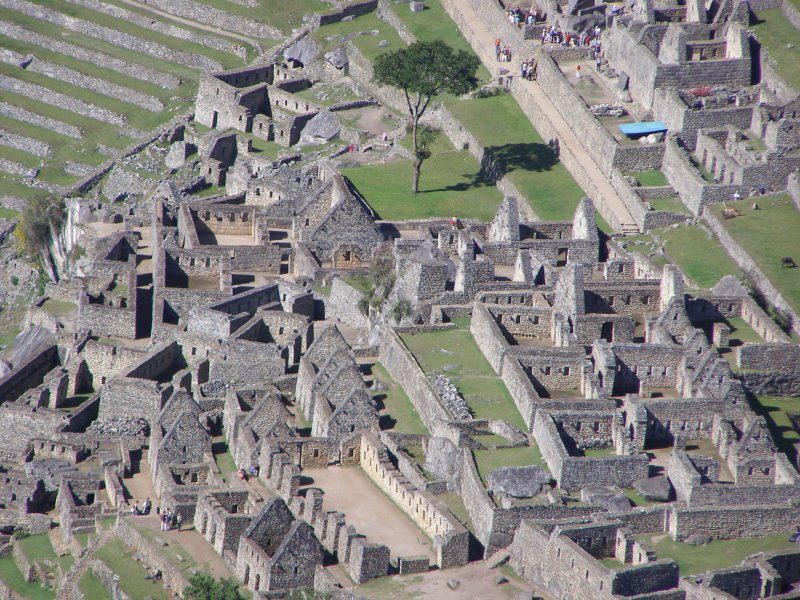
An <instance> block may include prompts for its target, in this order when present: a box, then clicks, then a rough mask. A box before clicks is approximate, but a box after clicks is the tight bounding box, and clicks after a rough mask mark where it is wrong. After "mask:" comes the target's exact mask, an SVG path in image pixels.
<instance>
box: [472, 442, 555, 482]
mask: <svg viewBox="0 0 800 600" xmlns="http://www.w3.org/2000/svg"><path fill="white" fill-rule="evenodd" d="M472 454H473V456H475V464H476V466H477V467H478V473H479V474H480V476H481V479H482V480H483V483H484V484H486V482H487V481H489V473H491V472H492V471H494V470H495V469H502V468H504V467H527V466H529V465H535V466H537V467H541V468H542V469H544V470H545V471H547V470H548V469H547V463H545V462H544V459H543V458H542V453H541V452H539V447H538V446H537V445H536V444H534V445H533V446H522V447H521V448H498V449H495V450H475V451H474V452H473V453H472Z"/></svg>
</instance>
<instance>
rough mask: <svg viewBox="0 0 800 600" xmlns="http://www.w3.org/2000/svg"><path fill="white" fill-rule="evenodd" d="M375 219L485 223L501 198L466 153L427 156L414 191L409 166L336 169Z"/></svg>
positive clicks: (393, 164)
mask: <svg viewBox="0 0 800 600" xmlns="http://www.w3.org/2000/svg"><path fill="white" fill-rule="evenodd" d="M342 174H343V175H344V176H345V177H347V178H348V179H349V180H350V181H351V182H352V183H353V185H354V186H355V187H356V188H357V189H358V191H359V192H360V193H361V195H362V196H363V197H364V199H365V200H366V201H367V203H368V204H369V205H370V206H371V207H372V209H373V210H374V211H375V212H376V213H377V214H378V217H379V218H380V219H385V220H390V221H393V220H397V221H401V220H406V219H420V218H428V217H452V216H453V215H457V216H458V217H460V218H465V219H481V220H483V221H490V220H491V219H492V218H493V217H494V214H495V212H496V211H497V207H498V205H499V204H500V201H501V200H502V194H501V193H500V192H499V191H498V190H497V188H496V187H494V185H492V184H489V183H487V182H486V181H484V180H483V179H482V177H481V175H480V166H479V165H478V162H477V161H476V160H475V159H474V158H473V157H472V155H471V154H470V153H469V152H467V151H462V152H449V153H446V154H440V155H438V156H432V157H431V158H429V159H428V160H426V161H425V163H424V164H423V165H422V175H421V177H420V184H419V189H420V191H419V193H417V194H413V193H412V192H411V176H412V174H413V162H412V161H411V160H401V161H396V162H391V163H386V164H378V165H367V166H362V167H355V168H350V169H342Z"/></svg>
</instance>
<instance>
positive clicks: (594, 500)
mask: <svg viewBox="0 0 800 600" xmlns="http://www.w3.org/2000/svg"><path fill="white" fill-rule="evenodd" d="M581 500H582V501H583V502H588V503H590V504H597V505H598V506H602V507H603V508H605V509H606V510H607V511H608V512H612V513H619V512H626V511H629V510H630V509H631V501H630V499H628V497H627V496H625V495H624V494H620V493H619V492H617V491H616V490H614V489H613V488H609V487H602V486H597V487H585V488H583V489H582V490H581Z"/></svg>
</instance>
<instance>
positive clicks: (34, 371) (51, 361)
mask: <svg viewBox="0 0 800 600" xmlns="http://www.w3.org/2000/svg"><path fill="white" fill-rule="evenodd" d="M58 362H59V360H58V347H57V346H55V345H52V346H48V347H47V348H45V349H43V350H41V351H39V352H38V353H36V354H34V355H33V356H31V357H30V358H28V359H27V360H26V361H25V362H23V363H22V364H19V365H14V368H13V369H12V370H11V371H10V372H9V373H8V374H7V375H5V376H4V377H0V404H2V403H3V402H10V401H13V400H16V399H17V398H18V397H19V396H21V395H22V394H24V393H25V392H26V391H27V390H29V389H31V388H34V387H36V386H37V385H40V384H41V383H42V381H44V376H45V374H46V373H48V372H49V371H50V370H51V369H52V368H53V367H55V366H56V365H57V364H58Z"/></svg>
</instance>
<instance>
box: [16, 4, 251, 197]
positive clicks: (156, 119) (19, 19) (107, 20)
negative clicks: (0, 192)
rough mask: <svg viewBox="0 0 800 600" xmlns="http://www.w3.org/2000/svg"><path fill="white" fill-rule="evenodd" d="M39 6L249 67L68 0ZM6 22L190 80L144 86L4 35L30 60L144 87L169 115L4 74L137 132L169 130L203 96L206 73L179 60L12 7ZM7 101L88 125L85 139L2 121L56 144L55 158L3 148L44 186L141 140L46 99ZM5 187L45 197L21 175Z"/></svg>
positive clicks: (25, 75)
mask: <svg viewBox="0 0 800 600" xmlns="http://www.w3.org/2000/svg"><path fill="white" fill-rule="evenodd" d="M33 1H34V2H35V3H37V4H40V5H42V6H46V7H47V8H50V9H54V10H57V11H59V12H61V13H62V14H64V15H68V16H70V17H75V18H78V19H83V20H85V21H89V22H92V23H96V24H99V25H102V26H105V27H110V28H112V29H115V30H118V31H124V32H125V33H128V34H131V35H134V36H136V37H138V38H140V39H143V40H148V41H151V42H156V43H159V44H162V45H164V46H166V47H168V48H171V49H173V50H180V51H182V52H188V53H193V54H197V55H200V56H205V57H208V58H210V59H213V60H216V61H218V62H219V63H220V64H221V65H222V66H223V67H224V68H233V67H238V66H241V65H242V64H243V62H244V61H243V60H242V59H241V58H239V57H238V56H235V55H233V54H230V53H227V52H223V51H220V50H216V49H214V48H211V47H208V46H206V45H203V44H199V43H195V42H188V41H186V40H182V39H179V38H175V37H172V36H169V35H165V34H161V33H158V32H155V31H153V30H151V29H149V28H146V27H140V26H137V25H132V24H130V23H126V22H124V21H121V20H119V19H117V18H115V17H112V16H110V15H107V14H104V13H101V12H98V11H93V10H91V9H89V8H86V7H83V6H79V5H76V4H71V3H69V2H67V1H66V0H33ZM113 3H114V4H115V5H118V6H123V7H124V8H126V9H128V10H134V12H139V13H141V14H145V15H147V16H148V17H149V18H151V19H152V18H153V14H151V13H149V12H147V11H143V10H141V9H138V8H136V7H131V6H128V5H125V4H124V3H121V2H118V1H117V0H115V1H114V2H113ZM241 8H243V7H241ZM0 19H2V20H3V21H6V22H9V23H13V24H15V25H17V26H20V27H24V28H26V29H28V30H30V31H33V32H35V33H38V34H42V35H45V36H47V37H50V38H53V39H60V40H64V41H67V42H69V43H71V44H74V45H77V46H80V47H84V48H88V49H92V50H96V51H99V52H102V53H105V54H108V55H110V56H112V57H115V58H119V59H123V60H126V61H128V62H130V63H132V64H134V65H142V66H146V67H148V68H150V69H154V70H157V71H161V72H164V73H169V74H170V75H173V76H175V77H179V78H180V79H181V80H182V83H181V85H180V86H179V87H178V88H177V89H165V88H162V87H161V86H158V85H155V84H151V83H147V82H143V81H140V80H138V79H135V78H132V77H129V76H127V75H123V74H121V73H118V72H116V71H113V70H110V69H106V68H103V67H100V66H98V65H96V64H94V63H92V62H89V61H83V60H80V59H76V58H73V57H70V56H66V55H63V54H60V53H58V52H53V51H50V50H47V49H45V48H42V47H40V46H38V45H36V44H35V43H32V42H28V41H24V40H22V41H21V40H16V39H12V38H7V37H4V36H0V47H2V48H7V49H10V50H13V51H14V52H17V53H19V54H23V55H25V54H33V55H35V56H36V57H37V58H38V59H41V60H45V61H48V62H51V63H53V64H56V65H61V66H64V67H68V68H70V69H73V70H75V71H78V72H80V73H83V74H84V75H87V76H91V77H96V78H99V79H102V80H104V81H108V82H110V83H113V84H116V85H120V86H125V87H127V88H130V89H134V90H137V91H139V92H141V93H144V94H147V95H150V96H152V97H155V98H157V99H158V100H160V101H161V102H162V104H163V105H164V110H163V111H161V112H151V111H148V110H144V109H141V108H138V107H136V106H135V105H133V104H129V103H128V102H124V101H121V100H117V99H115V98H111V97H108V96H104V95H102V94H99V93H95V92H93V91H92V90H90V89H87V88H85V87H80V86H73V85H70V84H68V83H65V82H62V81H59V80H57V79H53V78H50V77H47V76H45V75H43V74H39V73H34V72H31V71H26V70H23V69H19V68H16V67H13V66H11V65H6V64H0V74H3V75H6V76H9V77H13V78H16V79H20V80H24V81H28V82H30V83H35V84H37V85H40V86H43V87H45V88H47V89H50V90H53V91H56V92H60V93H62V94H66V95H68V96H71V97H73V98H76V99H79V100H82V101H84V102H88V103H91V104H93V105H96V106H98V107H101V108H105V109H107V110H111V111H113V112H115V113H117V114H120V115H124V116H125V117H126V119H127V122H128V124H129V125H130V126H131V127H133V128H136V129H140V130H142V131H151V130H153V129H155V128H157V127H159V126H161V125H162V124H164V123H165V122H167V121H168V120H169V119H171V118H172V117H173V116H175V115H176V114H180V113H181V112H184V111H185V110H187V109H188V107H189V106H190V105H191V104H192V103H193V102H194V96H195V93H196V91H197V81H198V78H199V74H198V73H197V71H196V70H194V69H191V68H187V67H184V66H181V65H178V64H175V63H171V62H169V61H166V60H161V59H157V58H153V57H151V56H149V55H146V54H142V53H139V52H134V51H130V50H127V49H125V48H121V47H118V46H115V45H113V44H110V43H108V42H104V41H101V40H98V39H95V38H92V37H90V36H86V35H83V34H80V33H77V32H73V31H69V30H67V29H64V28H60V27H58V26H56V25H52V24H50V23H47V22H45V21H42V20H39V19H36V18H34V17H30V16H28V15H25V14H23V13H22V12H17V11H15V10H11V9H9V8H5V7H0ZM159 20H161V21H163V22H166V23H170V24H172V23H173V22H172V21H170V19H168V18H166V17H164V18H160V19H159ZM180 27H182V28H185V29H188V30H192V31H195V32H198V33H202V35H204V36H211V37H220V38H224V36H221V35H219V36H218V35H216V34H214V33H211V32H207V31H201V30H200V29H195V28H192V27H191V26H184V25H183V24H180ZM2 96H3V101H4V102H8V103H10V104H13V105H16V106H20V107H23V108H25V109H27V110H29V111H31V112H33V113H37V114H40V115H42V116H45V117H49V118H52V119H56V120H59V121H63V122H64V123H67V124H70V125H73V126H75V127H78V128H80V129H81V131H82V132H83V138H82V139H80V140H76V139H73V138H70V137H66V136H63V135H60V134H57V133H54V132H52V131H49V130H48V129H46V128H42V127H36V126H31V125H28V124H27V123H23V122H20V121H16V120H14V119H10V118H7V117H0V128H3V129H7V130H9V131H12V132H14V133H18V134H21V135H27V136H29V137H32V138H35V139H38V140H41V141H43V142H45V143H47V144H49V145H50V147H51V153H50V155H49V156H48V157H46V158H44V159H40V158H38V157H34V156H32V155H27V154H25V153H21V152H18V151H14V150H12V149H9V148H6V147H0V156H1V157H3V158H6V159H9V160H14V161H15V162H18V163H21V164H23V165H25V166H27V167H41V172H40V175H39V179H40V180H42V181H44V182H47V183H50V184H54V185H70V184H72V183H74V182H75V181H77V179H78V177H76V176H73V175H68V174H66V173H65V172H64V166H65V164H66V163H67V162H76V163H81V164H86V165H90V166H97V165H99V164H101V163H102V162H103V161H105V160H107V159H108V156H105V155H103V154H101V153H100V152H98V151H97V146H98V144H103V145H105V146H109V147H111V148H118V149H121V148H125V147H127V146H129V145H130V144H131V143H132V142H133V139H132V138H130V137H127V136H126V135H124V134H122V132H121V129H120V128H119V127H117V126H115V125H111V124H107V123H103V122H101V121H96V120H94V119H91V118H88V117H82V116H79V115H75V114H73V113H71V112H70V111H67V110H62V109H60V108H57V107H54V106H51V105H48V104H46V103H44V102H39V101H36V100H32V99H29V98H27V97H25V96H22V95H19V94H15V93H13V92H5V91H4V92H3V94H2ZM0 185H2V186H3V189H4V192H5V193H8V194H13V195H18V196H21V197H27V198H30V197H32V196H34V195H35V194H37V193H41V192H40V191H37V190H35V189H32V188H29V187H27V186H25V185H23V184H21V183H20V182H19V181H18V177H16V176H12V175H8V174H1V175H0Z"/></svg>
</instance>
